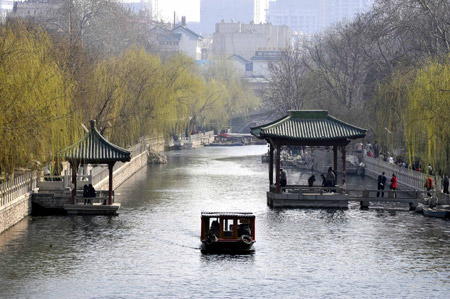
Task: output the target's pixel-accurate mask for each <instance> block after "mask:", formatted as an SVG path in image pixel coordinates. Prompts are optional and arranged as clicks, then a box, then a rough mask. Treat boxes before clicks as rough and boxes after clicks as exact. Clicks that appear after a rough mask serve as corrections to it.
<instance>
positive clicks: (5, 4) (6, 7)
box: [0, 0, 14, 23]
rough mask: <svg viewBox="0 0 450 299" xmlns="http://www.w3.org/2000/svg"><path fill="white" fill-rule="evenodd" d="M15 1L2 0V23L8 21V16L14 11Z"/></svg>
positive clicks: (0, 12)
mask: <svg viewBox="0 0 450 299" xmlns="http://www.w3.org/2000/svg"><path fill="white" fill-rule="evenodd" d="M13 6H14V0H0V23H3V22H5V21H6V16H7V14H8V13H9V12H10V11H12V10H13Z"/></svg>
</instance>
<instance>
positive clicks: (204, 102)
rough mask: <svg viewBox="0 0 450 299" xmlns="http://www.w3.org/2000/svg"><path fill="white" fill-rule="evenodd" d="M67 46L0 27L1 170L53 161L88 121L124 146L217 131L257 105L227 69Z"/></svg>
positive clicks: (38, 33) (16, 26)
mask: <svg viewBox="0 0 450 299" xmlns="http://www.w3.org/2000/svg"><path fill="white" fill-rule="evenodd" d="M33 28H34V29H33ZM69 40H70V41H72V42H67V40H66V39H64V38H60V37H59V36H52V37H50V36H49V35H48V33H46V32H45V31H43V30H42V29H37V27H36V26H31V25H27V24H25V23H21V22H14V23H8V24H7V25H6V26H4V27H0V109H1V111H2V114H1V115H0V140H2V146H1V147H0V168H1V170H3V171H6V172H8V173H12V172H13V171H14V168H16V167H29V166H30V165H29V163H30V161H33V160H35V161H39V162H40V163H46V162H50V161H52V160H53V159H55V157H56V156H58V155H57V153H58V152H59V151H60V150H61V149H63V148H65V147H67V146H69V145H70V144H72V143H74V142H75V141H76V140H77V139H78V138H79V133H81V132H80V131H81V126H80V123H81V122H84V123H87V122H88V121H89V120H91V119H95V120H97V123H98V127H99V129H100V131H101V133H102V134H103V135H105V137H106V138H107V139H109V140H111V141H112V142H113V143H116V144H118V145H121V146H124V147H128V146H130V145H133V144H135V143H137V142H138V141H139V140H140V139H141V138H142V137H144V136H149V135H150V136H154V135H161V134H170V135H171V134H182V133H184V132H185V131H189V132H191V131H192V130H194V129H195V130H196V129H199V128H202V129H209V128H216V129H217V130H220V129H222V128H223V127H225V126H226V125H227V124H228V119H229V116H230V115H232V114H234V113H247V112H248V111H249V110H250V109H251V108H252V107H254V106H255V105H256V104H257V101H256V98H255V97H254V96H253V95H252V93H251V92H250V91H249V89H248V87H247V86H245V85H244V84H243V83H242V82H241V80H240V78H239V76H238V75H237V73H236V72H235V71H234V70H233V69H232V68H231V67H230V66H228V65H226V64H220V65H213V66H211V67H210V68H208V69H207V70H206V71H205V73H202V72H201V70H200V69H199V68H198V66H197V65H196V63H195V62H194V61H193V60H192V59H190V58H188V57H186V56H184V55H181V54H179V55H172V56H170V57H169V58H168V59H166V60H164V61H161V59H160V58H159V57H158V56H155V55H153V54H150V53H148V52H147V51H146V50H145V48H143V47H138V46H133V47H130V48H128V49H127V50H126V51H124V52H122V53H121V54H120V55H117V56H108V57H104V58H103V59H101V60H98V57H97V58H93V57H89V55H88V54H89V53H87V52H86V51H85V48H84V46H83V43H82V42H80V40H77V41H74V40H73V39H69Z"/></svg>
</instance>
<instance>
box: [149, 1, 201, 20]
mask: <svg viewBox="0 0 450 299" xmlns="http://www.w3.org/2000/svg"><path fill="white" fill-rule="evenodd" d="M158 10H159V11H160V13H161V16H162V17H163V19H164V20H166V21H173V12H174V11H175V12H176V14H177V18H178V19H180V20H181V16H186V19H187V21H188V22H198V21H200V0H158Z"/></svg>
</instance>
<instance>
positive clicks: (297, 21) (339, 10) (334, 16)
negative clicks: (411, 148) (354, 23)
mask: <svg viewBox="0 0 450 299" xmlns="http://www.w3.org/2000/svg"><path fill="white" fill-rule="evenodd" d="M372 4H373V0H277V1H276V2H274V1H272V2H270V3H269V9H268V11H267V14H266V22H267V23H272V24H274V25H278V26H280V25H287V26H289V28H290V29H291V30H292V31H297V32H303V33H307V34H314V33H318V32H320V31H321V30H322V29H324V28H326V27H329V26H331V25H333V24H335V23H336V22H340V21H344V20H351V19H352V18H354V17H355V15H357V14H358V13H363V12H365V11H367V10H368V9H369V7H370V5H372Z"/></svg>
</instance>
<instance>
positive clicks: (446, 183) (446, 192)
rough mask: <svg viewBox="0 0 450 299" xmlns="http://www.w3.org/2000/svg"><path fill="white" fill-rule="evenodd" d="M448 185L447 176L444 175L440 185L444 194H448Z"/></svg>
mask: <svg viewBox="0 0 450 299" xmlns="http://www.w3.org/2000/svg"><path fill="white" fill-rule="evenodd" d="M448 185H449V180H448V175H445V177H444V182H443V183H442V186H444V193H445V194H448Z"/></svg>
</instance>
